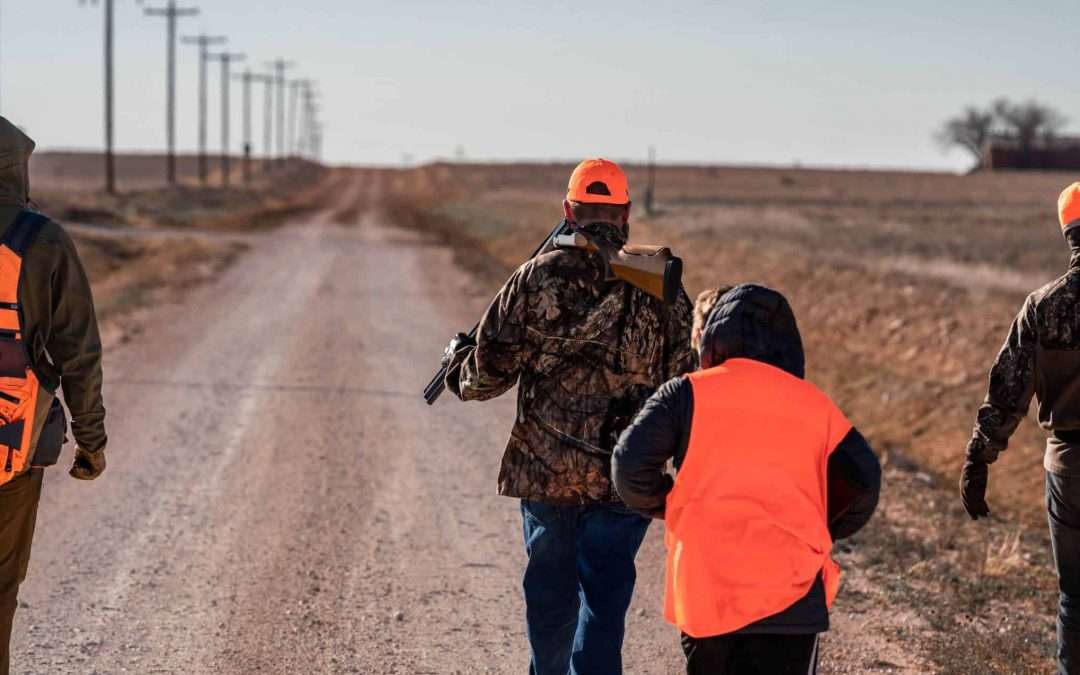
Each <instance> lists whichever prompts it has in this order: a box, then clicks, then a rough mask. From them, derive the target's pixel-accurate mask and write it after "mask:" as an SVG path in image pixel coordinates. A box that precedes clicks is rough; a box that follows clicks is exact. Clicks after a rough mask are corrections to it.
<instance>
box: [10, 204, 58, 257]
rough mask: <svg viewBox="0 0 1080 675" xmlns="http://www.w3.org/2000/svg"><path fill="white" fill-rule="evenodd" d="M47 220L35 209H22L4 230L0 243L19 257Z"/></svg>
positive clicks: (32, 241) (23, 253)
mask: <svg viewBox="0 0 1080 675" xmlns="http://www.w3.org/2000/svg"><path fill="white" fill-rule="evenodd" d="M47 222H49V219H48V218H47V217H46V216H43V215H42V214H40V213H38V212H36V211H30V210H24V211H22V212H21V213H19V215H17V216H15V220H14V221H12V223H11V225H9V226H8V229H7V231H6V232H4V238H3V239H2V240H0V243H2V244H4V245H5V246H7V247H8V248H10V249H11V250H12V251H14V252H15V254H16V255H17V256H19V257H20V258H21V257H23V256H24V255H26V251H27V249H29V248H30V244H32V243H34V240H35V239H37V236H38V233H39V232H41V228H42V227H44V226H45V223H47Z"/></svg>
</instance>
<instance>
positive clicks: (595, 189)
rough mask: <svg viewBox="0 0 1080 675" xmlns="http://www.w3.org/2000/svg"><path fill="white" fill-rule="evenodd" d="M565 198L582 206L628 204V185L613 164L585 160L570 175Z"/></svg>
mask: <svg viewBox="0 0 1080 675" xmlns="http://www.w3.org/2000/svg"><path fill="white" fill-rule="evenodd" d="M566 198H567V199H569V200H570V201H572V202H581V203H583V204H629V203H630V185H629V183H627V181H626V174H624V173H623V171H622V169H620V168H619V165H618V164H616V163H615V162H612V161H609V160H606V159H600V158H597V159H587V160H585V161H584V162H582V163H581V164H578V165H577V168H576V169H574V173H572V174H570V185H569V186H567V188H566Z"/></svg>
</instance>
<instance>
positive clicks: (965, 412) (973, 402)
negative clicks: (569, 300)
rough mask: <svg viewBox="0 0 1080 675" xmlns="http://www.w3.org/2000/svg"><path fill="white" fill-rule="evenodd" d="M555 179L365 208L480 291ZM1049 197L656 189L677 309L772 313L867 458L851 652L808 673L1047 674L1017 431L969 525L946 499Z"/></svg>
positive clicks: (1032, 447)
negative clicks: (879, 463) (723, 297)
mask: <svg viewBox="0 0 1080 675" xmlns="http://www.w3.org/2000/svg"><path fill="white" fill-rule="evenodd" d="M569 170H570V167H568V166H558V165H540V166H454V165H434V166H429V167H424V168H421V169H418V170H414V171H408V172H383V173H382V174H381V180H383V181H384V183H385V184H386V186H387V195H388V196H387V199H386V202H385V205H384V209H385V211H386V212H387V214H388V215H389V216H390V217H391V218H392V219H393V220H395V221H396V222H398V223H399V224H402V225H405V226H409V227H414V228H417V229H421V230H424V231H428V232H431V233H432V234H433V235H434V236H438V237H440V238H444V239H447V240H449V241H453V242H456V243H457V244H458V246H457V248H458V250H459V258H460V259H461V260H462V261H464V262H466V263H467V264H469V267H470V268H472V269H476V270H480V271H482V273H483V274H485V277H484V278H485V282H486V283H490V284H492V291H494V289H495V287H496V284H497V283H498V282H499V280H500V279H499V278H500V277H503V276H504V275H505V273H506V271H507V270H509V269H511V268H512V267H513V266H516V265H517V264H519V263H520V262H521V259H522V256H524V255H527V254H528V252H529V251H531V250H532V248H533V247H534V246H535V244H536V242H537V241H538V240H539V239H540V238H541V237H543V236H544V234H545V233H546V232H548V231H549V230H550V228H551V227H552V226H553V225H554V223H555V222H556V221H557V220H558V218H559V217H560V208H559V202H560V200H561V198H562V190H561V189H560V188H561V187H562V185H563V184H564V183H565V179H566V178H565V177H566V175H568V173H569ZM630 180H631V185H633V186H638V192H640V191H641V189H640V186H643V183H644V172H643V171H642V170H641V169H640V168H636V167H635V168H631V170H630ZM1068 181H1069V177H1068V176H1063V175H1058V174H993V175H990V174H987V175H981V176H968V177H961V176H952V175H945V174H911V173H887V172H845V171H808V170H781V169H726V168H709V167H684V168H670V169H669V168H661V170H660V171H659V176H658V194H659V199H658V206H659V208H658V210H657V212H655V213H654V214H651V215H646V214H644V213H635V219H634V222H633V225H632V229H633V237H632V238H633V239H635V240H636V241H638V242H650V243H664V244H668V245H671V246H672V247H673V248H674V249H675V250H676V251H677V252H678V253H679V254H681V255H682V257H683V258H684V259H685V261H686V269H687V275H686V285H687V287H688V290H689V291H690V292H691V294H694V293H696V292H697V291H698V290H700V289H702V288H705V287H707V286H713V285H719V284H730V283H738V282H741V281H759V282H764V283H767V284H769V285H772V286H774V287H777V288H779V289H781V290H782V291H783V292H785V293H786V294H787V295H788V296H789V297H790V298H791V300H792V303H793V304H794V306H795V309H796V312H797V314H798V316H799V318H800V323H801V326H802V329H803V331H804V339H805V341H806V346H807V354H808V368H809V374H810V377H811V379H813V380H814V381H815V382H817V383H818V384H820V385H821V386H822V387H823V388H825V389H826V390H827V391H828V392H830V393H831V394H832V395H833V396H834V397H835V398H836V399H837V400H838V401H839V402H840V404H841V406H842V407H843V408H844V409H845V410H846V411H847V412H848V413H849V415H850V416H851V417H852V419H853V420H855V421H856V423H857V424H858V426H859V427H860V428H861V429H862V430H863V431H864V433H866V434H867V436H868V437H869V438H870V439H871V441H872V443H873V444H874V446H875V447H876V448H877V449H878V450H879V452H880V454H881V457H882V460H883V463H884V464H885V466H886V468H887V473H886V478H887V484H886V488H885V491H884V494H883V507H882V510H881V511H880V512H879V515H878V517H877V518H876V519H875V521H874V523H873V525H872V526H871V527H870V528H868V529H867V530H866V531H865V532H864V533H861V534H860V535H859V536H858V537H857V538H856V539H855V540H854V541H853V542H852V543H851V544H849V545H845V546H843V547H841V550H842V551H846V552H845V553H843V556H842V557H843V558H844V559H845V561H846V562H847V563H848V566H849V568H851V569H852V570H853V571H852V572H851V573H850V574H849V576H848V586H847V588H848V590H847V591H846V592H847V593H848V600H847V604H849V605H854V606H853V609H852V614H851V616H850V617H847V618H844V617H843V616H842V617H840V619H839V620H838V622H837V623H838V626H837V628H838V631H839V632H840V634H841V636H843V635H847V634H848V632H850V634H851V635H850V637H851V639H847V638H843V637H841V639H836V638H834V640H833V642H834V643H835V644H834V645H833V649H834V651H833V655H832V656H827V658H829V659H836V660H835V661H834V662H833V663H832V667H833V668H834V670H836V671H839V672H867V670H865V669H871V670H884V671H888V670H890V669H893V668H899V667H901V666H907V667H911V668H915V669H916V670H919V669H924V670H925V669H929V670H932V671H933V672H950V673H952V672H961V673H962V672H972V673H975V672H979V673H985V672H1003V673H1004V672H1009V673H1015V672H1042V671H1046V670H1047V669H1048V668H1049V666H1048V663H1049V659H1050V657H1051V655H1052V647H1053V635H1052V613H1053V608H1054V603H1055V601H1056V591H1055V589H1056V584H1055V580H1054V578H1053V572H1052V567H1051V565H1050V563H1049V546H1048V537H1047V535H1046V532H1045V515H1044V513H1043V500H1044V497H1043V488H1042V480H1043V471H1042V468H1041V457H1042V451H1041V450H1042V444H1043V436H1042V433H1041V432H1040V431H1039V430H1038V429H1037V427H1036V426H1035V425H1034V424H1030V423H1029V424H1025V425H1022V427H1021V430H1020V431H1019V432H1018V433H1017V435H1016V437H1015V438H1014V441H1013V444H1012V449H1011V450H1010V451H1009V452H1008V453H1006V454H1005V455H1004V456H1003V458H1002V460H1001V461H1000V462H999V463H998V464H996V465H995V466H994V468H993V469H992V472H991V473H992V475H991V494H990V502H991V508H993V509H994V510H995V518H994V519H993V520H992V522H990V523H989V524H986V523H984V522H980V523H975V524H973V523H970V522H969V521H968V520H967V519H966V517H965V516H964V515H963V513H962V511H961V510H960V508H959V504H958V499H957V497H956V495H955V488H954V485H955V481H956V477H957V472H958V468H959V464H960V462H961V458H962V453H963V447H964V444H965V443H966V440H967V438H968V436H969V434H970V430H971V424H972V421H973V418H974V412H975V409H976V407H977V405H978V403H979V402H980V401H981V399H982V396H983V394H984V393H985V386H986V385H985V377H986V369H987V368H988V366H989V364H990V362H991V360H992V359H993V356H994V354H995V353H996V351H997V349H998V347H999V345H1000V343H1001V341H1002V340H1003V339H1004V336H1005V333H1006V331H1007V328H1008V325H1009V323H1010V321H1011V320H1012V318H1013V316H1014V315H1015V313H1016V311H1017V309H1018V308H1019V306H1020V304H1021V302H1022V300H1023V297H1024V295H1025V294H1026V293H1028V292H1030V291H1031V290H1033V289H1034V288H1036V287H1037V286H1039V285H1041V284H1042V283H1045V282H1046V281H1049V280H1050V279H1051V278H1053V277H1055V276H1057V275H1058V274H1060V273H1061V272H1062V271H1063V270H1064V268H1065V264H1066V262H1067V259H1068V252H1067V250H1066V248H1065V245H1064V243H1063V242H1062V241H1061V237H1060V234H1059V232H1058V231H1057V228H1056V218H1055V214H1054V203H1055V197H1056V195H1057V193H1058V191H1059V190H1060V189H1061V187H1062V186H1064V185H1065V184H1066V183H1067V182H1068ZM845 626H846V627H845ZM834 632H835V631H834ZM875 645H876V646H875ZM835 650H839V653H838V652H837V651H835ZM845 650H850V651H849V652H845ZM860 650H861V651H860ZM875 654H878V655H884V656H878V657H875V656H874V655H875ZM890 655H891V656H890ZM875 658H876V659H877V661H875ZM919 659H922V660H919ZM861 669H862V670H861Z"/></svg>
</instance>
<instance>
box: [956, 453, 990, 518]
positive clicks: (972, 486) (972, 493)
mask: <svg viewBox="0 0 1080 675" xmlns="http://www.w3.org/2000/svg"><path fill="white" fill-rule="evenodd" d="M989 474H990V467H989V466H988V465H987V464H986V462H980V461H979V460H977V459H969V460H967V461H966V462H964V468H963V469H962V470H961V471H960V499H961V501H963V502H964V510H965V511H967V512H968V515H969V516H971V519H972V520H978V519H979V518H985V517H986V516H989V515H990V507H989V506H987V504H986V479H987V477H988V476H989Z"/></svg>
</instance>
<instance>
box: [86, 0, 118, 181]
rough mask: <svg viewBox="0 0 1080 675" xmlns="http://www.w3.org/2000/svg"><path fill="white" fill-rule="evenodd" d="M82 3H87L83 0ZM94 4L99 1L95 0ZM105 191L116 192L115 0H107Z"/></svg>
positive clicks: (105, 13) (105, 8)
mask: <svg viewBox="0 0 1080 675" xmlns="http://www.w3.org/2000/svg"><path fill="white" fill-rule="evenodd" d="M80 4H83V5H85V4H86V2H85V0H83V1H82V2H80ZM94 4H95V5H96V4H97V2H96V0H94ZM104 5H105V7H104V10H105V11H104V15H105V192H107V193H109V194H111V195H112V194H116V159H115V157H114V141H115V136H114V133H113V131H114V127H113V27H114V26H115V21H114V13H113V0H105V2H104Z"/></svg>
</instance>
